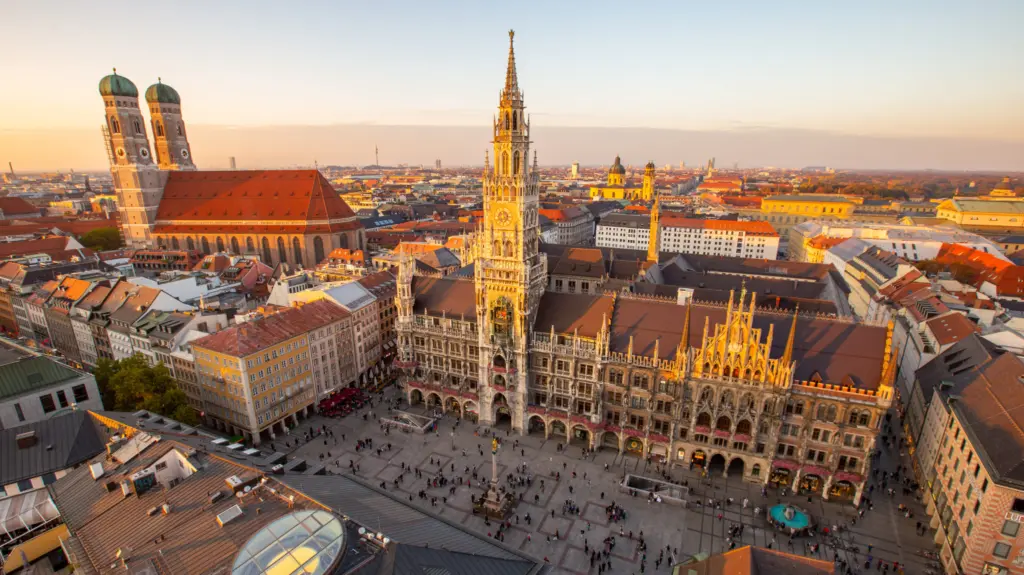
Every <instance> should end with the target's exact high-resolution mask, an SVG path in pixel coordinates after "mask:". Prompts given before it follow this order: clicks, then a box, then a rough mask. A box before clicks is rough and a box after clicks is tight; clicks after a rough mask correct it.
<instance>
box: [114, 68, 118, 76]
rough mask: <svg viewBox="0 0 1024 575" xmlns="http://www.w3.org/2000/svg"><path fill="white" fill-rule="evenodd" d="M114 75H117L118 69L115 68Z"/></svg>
mask: <svg viewBox="0 0 1024 575" xmlns="http://www.w3.org/2000/svg"><path fill="white" fill-rule="evenodd" d="M114 74H115V75H116V74H117V67H114Z"/></svg>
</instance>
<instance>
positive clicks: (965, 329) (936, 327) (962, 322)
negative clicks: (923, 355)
mask: <svg viewBox="0 0 1024 575" xmlns="http://www.w3.org/2000/svg"><path fill="white" fill-rule="evenodd" d="M925 325H927V326H928V329H929V330H931V332H932V334H934V335H935V339H936V340H937V341H938V342H939V345H948V344H951V343H956V342H958V341H960V340H961V339H963V338H965V337H967V336H969V335H971V334H972V333H974V332H976V331H978V326H977V325H975V324H974V322H973V321H971V320H969V319H967V317H966V316H965V315H963V314H961V313H956V312H953V313H947V314H946V315H942V316H939V317H936V318H932V319H930V320H928V321H926V322H925Z"/></svg>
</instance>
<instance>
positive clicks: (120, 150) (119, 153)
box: [117, 148, 124, 158]
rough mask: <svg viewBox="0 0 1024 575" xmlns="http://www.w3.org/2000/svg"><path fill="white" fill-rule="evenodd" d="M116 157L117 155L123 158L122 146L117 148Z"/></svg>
mask: <svg viewBox="0 0 1024 575" xmlns="http://www.w3.org/2000/svg"><path fill="white" fill-rule="evenodd" d="M117 157H119V158H123V157H124V148H118V149H117Z"/></svg>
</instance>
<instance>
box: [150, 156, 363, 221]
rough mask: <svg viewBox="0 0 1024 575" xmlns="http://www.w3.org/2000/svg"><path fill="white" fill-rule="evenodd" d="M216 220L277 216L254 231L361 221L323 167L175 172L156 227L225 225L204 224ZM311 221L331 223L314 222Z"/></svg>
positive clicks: (171, 177)
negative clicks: (323, 171) (325, 176)
mask: <svg viewBox="0 0 1024 575" xmlns="http://www.w3.org/2000/svg"><path fill="white" fill-rule="evenodd" d="M211 220H234V221H238V220H241V221H246V222H250V221H251V222H257V221H259V222H268V221H270V222H275V224H273V225H267V224H261V225H258V226H257V225H252V226H249V225H247V226H246V229H247V230H248V231H263V232H266V233H304V232H306V233H308V232H337V231H343V230H350V229H356V228H359V227H361V224H360V223H359V220H358V219H357V218H356V216H355V214H354V213H353V212H352V210H351V209H350V208H349V207H348V204H346V203H345V202H344V200H342V199H341V198H340V197H339V196H338V194H337V193H336V192H335V191H334V188H333V187H331V184H330V182H328V181H327V180H326V179H325V178H324V177H323V175H321V174H320V172H319V171H317V170H248V171H246V170H243V171H224V172H220V171H198V172H177V171H175V172H169V174H168V178H167V185H166V186H165V187H164V195H163V199H161V200H160V208H159V210H158V211H157V226H156V232H157V233H189V232H204V231H211V232H213V231H217V230H220V231H223V226H221V225H216V224H215V225H204V224H203V222H209V221H211ZM328 220H330V222H331V223H329V224H328V223H327V221H328ZM310 221H322V222H325V223H323V224H315V225H314V224H308V223H307V222H310ZM171 222H177V224H172V223H171ZM276 222H280V223H279V224H278V223H276ZM208 228H213V229H208ZM257 228H267V229H257ZM278 228H282V229H278Z"/></svg>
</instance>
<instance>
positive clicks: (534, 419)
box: [527, 415, 546, 437]
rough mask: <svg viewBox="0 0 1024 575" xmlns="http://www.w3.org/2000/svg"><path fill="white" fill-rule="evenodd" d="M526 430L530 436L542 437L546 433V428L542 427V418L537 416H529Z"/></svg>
mask: <svg viewBox="0 0 1024 575" xmlns="http://www.w3.org/2000/svg"><path fill="white" fill-rule="evenodd" d="M527 430H528V433H529V434H530V435H537V436H540V437H544V434H545V431H546V426H545V425H544V418H543V417H541V416H539V415H531V416H530V421H529V425H528V426H527Z"/></svg>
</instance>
